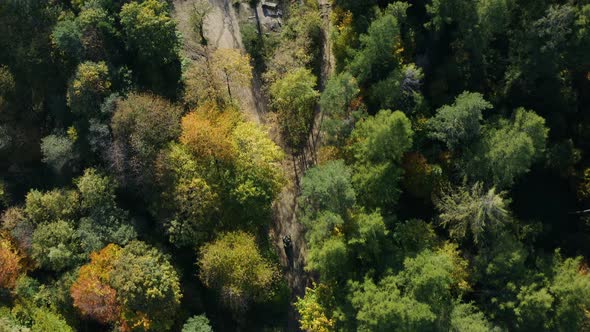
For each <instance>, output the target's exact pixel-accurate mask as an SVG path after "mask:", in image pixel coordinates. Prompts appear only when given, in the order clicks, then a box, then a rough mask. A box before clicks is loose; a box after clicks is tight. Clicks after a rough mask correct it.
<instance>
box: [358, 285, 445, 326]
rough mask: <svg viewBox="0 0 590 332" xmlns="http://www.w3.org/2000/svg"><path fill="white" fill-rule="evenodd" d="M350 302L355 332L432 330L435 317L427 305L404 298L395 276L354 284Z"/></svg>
mask: <svg viewBox="0 0 590 332" xmlns="http://www.w3.org/2000/svg"><path fill="white" fill-rule="evenodd" d="M351 292H352V296H351V303H352V306H353V307H354V309H355V310H356V319H357V321H358V331H366V332H368V331H383V332H385V331H398V330H400V331H403V330H405V331H421V330H430V329H432V328H433V322H434V321H435V319H436V315H435V314H434V313H433V312H432V311H431V310H430V308H429V306H428V304H425V303H420V302H418V301H417V300H415V299H413V298H411V297H407V296H404V295H403V294H402V292H401V290H400V287H399V285H398V281H397V279H396V278H395V277H386V278H384V279H382V280H381V281H380V282H379V284H378V285H376V284H375V283H374V282H373V281H371V280H370V279H366V280H365V281H364V282H363V283H362V284H361V283H358V282H357V283H353V284H352V287H351Z"/></svg>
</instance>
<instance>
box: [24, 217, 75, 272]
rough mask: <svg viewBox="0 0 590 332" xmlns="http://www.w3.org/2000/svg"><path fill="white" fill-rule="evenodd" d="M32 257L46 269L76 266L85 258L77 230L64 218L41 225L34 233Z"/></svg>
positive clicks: (54, 269)
mask: <svg viewBox="0 0 590 332" xmlns="http://www.w3.org/2000/svg"><path fill="white" fill-rule="evenodd" d="M31 257H32V258H33V259H34V260H35V261H37V262H38V263H39V266H41V267H42V268H43V269H46V270H52V271H62V270H64V269H66V268H70V267H73V266H75V265H76V264H78V263H79V262H80V261H81V260H82V258H83V257H82V253H81V245H80V240H79V237H78V236H77V234H76V230H75V229H74V228H73V227H72V226H71V225H70V224H69V223H67V222H65V221H63V220H57V221H53V222H50V223H44V224H41V225H39V226H38V227H37V229H36V230H35V232H34V233H33V238H32V243H31Z"/></svg>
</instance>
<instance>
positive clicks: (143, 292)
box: [108, 241, 182, 331]
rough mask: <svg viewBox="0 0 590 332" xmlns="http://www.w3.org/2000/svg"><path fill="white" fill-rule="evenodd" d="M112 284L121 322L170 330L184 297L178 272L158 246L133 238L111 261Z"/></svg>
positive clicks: (156, 329) (110, 282) (110, 276)
mask: <svg viewBox="0 0 590 332" xmlns="http://www.w3.org/2000/svg"><path fill="white" fill-rule="evenodd" d="M108 280H109V285H110V286H111V287H112V288H113V289H115V290H116V292H117V303H118V304H119V305H120V306H121V315H122V320H123V322H122V324H124V325H126V326H134V327H140V328H143V329H144V330H154V331H161V330H168V329H169V328H170V327H171V326H172V323H173V322H174V318H175V314H176V313H177V309H178V306H179V305H180V298H181V297H182V294H181V291H180V282H179V278H178V274H177V273H176V270H175V269H174V267H173V266H172V265H171V264H170V261H169V258H168V257H167V256H166V255H164V254H162V253H161V252H160V251H159V250H158V249H156V248H153V247H150V246H149V245H147V244H145V243H143V242H140V241H132V242H130V243H129V244H128V245H126V246H125V247H124V248H123V250H122V251H121V253H120V254H119V255H118V256H117V259H115V260H114V261H113V262H112V271H111V272H110V274H109V279H108Z"/></svg>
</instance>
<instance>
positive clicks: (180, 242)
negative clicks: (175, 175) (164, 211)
mask: <svg viewBox="0 0 590 332" xmlns="http://www.w3.org/2000/svg"><path fill="white" fill-rule="evenodd" d="M172 197H173V200H174V203H173V205H174V208H175V212H174V216H173V217H172V219H171V220H170V221H169V223H168V233H169V234H170V242H172V243H174V244H176V245H177V246H184V245H197V244H200V243H201V242H202V241H203V239H205V238H206V234H208V232H209V231H210V229H211V227H212V225H211V217H212V215H213V213H214V212H215V211H216V210H217V209H218V205H219V204H218V203H219V202H218V195H217V194H216V193H215V191H214V190H213V189H212V188H211V187H210V186H209V185H208V184H207V182H206V181H205V180H203V179H201V178H199V177H194V178H191V179H182V180H180V181H179V182H178V183H177V184H176V186H175V188H174V191H173V193H172Z"/></svg>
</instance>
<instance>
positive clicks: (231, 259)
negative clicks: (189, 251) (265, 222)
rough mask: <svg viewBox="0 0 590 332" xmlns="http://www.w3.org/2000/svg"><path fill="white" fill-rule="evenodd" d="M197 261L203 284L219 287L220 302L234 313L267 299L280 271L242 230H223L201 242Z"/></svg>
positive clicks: (252, 238)
mask: <svg viewBox="0 0 590 332" xmlns="http://www.w3.org/2000/svg"><path fill="white" fill-rule="evenodd" d="M198 265H199V268H200V273H199V277H200V278H201V281H203V283H204V284H205V286H207V287H209V288H213V289H216V290H217V291H219V295H220V296H221V300H222V302H223V303H224V304H225V305H227V306H229V307H230V308H231V309H232V310H234V312H237V313H240V312H243V310H245V309H246V308H247V307H248V305H249V304H250V303H251V302H259V301H264V300H267V299H269V298H270V296H271V295H272V288H273V284H274V282H275V281H276V278H277V277H278V273H279V271H278V269H277V268H276V267H275V266H274V265H273V264H272V263H270V262H269V261H268V260H267V259H266V258H264V257H263V256H262V255H261V253H260V251H259V250H258V248H257V246H256V242H255V241H254V237H253V236H252V235H249V234H247V233H244V232H233V233H225V234H223V235H221V236H220V237H219V238H218V239H217V240H215V241H213V242H211V243H208V244H206V245H204V246H203V247H202V248H201V249H200V250H199V261H198Z"/></svg>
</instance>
